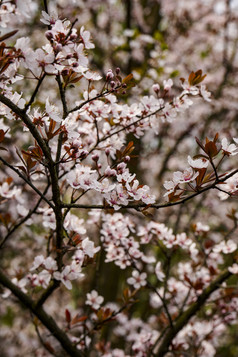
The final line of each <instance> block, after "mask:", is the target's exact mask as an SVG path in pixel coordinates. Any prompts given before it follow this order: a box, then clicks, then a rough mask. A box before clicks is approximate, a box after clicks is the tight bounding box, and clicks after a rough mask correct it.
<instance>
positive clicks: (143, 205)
mask: <svg viewBox="0 0 238 357" xmlns="http://www.w3.org/2000/svg"><path fill="white" fill-rule="evenodd" d="M237 172H238V169H237V170H235V171H233V172H231V173H230V174H228V175H226V176H225V177H223V178H222V179H220V180H219V182H217V181H215V182H214V183H213V184H211V185H209V186H206V187H204V188H202V189H201V190H200V191H197V192H195V193H193V194H192V195H190V196H187V197H185V198H183V199H182V200H180V201H176V202H168V203H164V204H158V203H154V204H150V205H148V204H146V203H138V204H135V203H134V204H129V205H127V206H123V205H122V206H120V207H121V209H127V208H133V209H136V210H140V209H141V208H146V207H148V208H149V207H151V208H156V209H160V208H166V207H171V206H177V205H180V204H182V203H185V202H186V201H189V200H191V199H192V198H194V197H196V196H198V195H200V194H202V193H204V192H206V191H208V190H211V189H218V188H217V185H218V184H219V183H221V182H225V181H226V180H227V179H228V178H230V177H232V176H233V175H235V174H236V173H237ZM61 207H62V208H82V209H109V208H111V207H110V206H105V205H83V204H81V205H80V204H73V203H62V205H61Z"/></svg>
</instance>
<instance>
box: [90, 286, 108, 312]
mask: <svg viewBox="0 0 238 357" xmlns="http://www.w3.org/2000/svg"><path fill="white" fill-rule="evenodd" d="M103 300H104V298H103V297H102V296H100V295H98V293H97V291H96V290H92V291H91V293H88V294H87V300H86V305H90V306H91V307H92V309H94V310H98V309H100V306H101V305H102V303H103Z"/></svg>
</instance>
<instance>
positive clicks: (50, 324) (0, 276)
mask: <svg viewBox="0 0 238 357" xmlns="http://www.w3.org/2000/svg"><path fill="white" fill-rule="evenodd" d="M0 283H1V284H2V285H3V286H4V287H5V288H7V289H9V290H11V292H12V293H13V294H14V295H15V296H16V297H17V298H18V299H19V301H20V302H21V303H22V304H23V305H24V306H25V307H26V308H28V309H29V310H30V311H31V312H32V313H33V314H34V315H35V316H36V317H37V318H38V319H39V320H40V321H41V322H42V324H43V325H44V326H45V327H46V328H47V329H48V330H49V331H50V332H51V333H52V335H53V336H54V337H55V338H56V339H57V340H58V341H59V342H60V344H61V346H62V347H63V349H64V350H65V351H66V352H67V353H68V354H69V355H70V356H72V357H82V356H83V354H82V353H81V352H80V351H79V350H78V349H77V348H76V347H75V346H74V345H73V343H72V342H71V341H70V339H69V338H68V336H67V335H66V334H65V333H64V332H63V331H62V330H61V329H60V327H59V326H58V325H57V324H56V322H55V320H54V319H53V318H52V317H51V316H50V315H48V314H47V313H46V312H45V310H44V309H43V308H42V307H39V306H38V307H36V306H35V303H34V301H33V300H32V299H31V298H30V297H29V296H28V295H26V294H25V293H23V292H22V291H21V289H19V288H18V287H17V286H16V285H15V284H13V283H12V282H11V280H9V279H8V278H7V277H6V275H5V274H4V272H3V271H2V270H0Z"/></svg>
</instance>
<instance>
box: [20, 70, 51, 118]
mask: <svg viewBox="0 0 238 357" xmlns="http://www.w3.org/2000/svg"><path fill="white" fill-rule="evenodd" d="M45 76H46V74H45V73H44V74H43V76H42V77H41V78H40V79H39V80H38V83H37V86H36V88H35V90H34V92H33V94H32V96H31V99H30V100H29V102H28V103H27V104H26V105H25V108H24V111H25V112H27V109H28V108H29V107H30V106H31V104H32V103H34V100H35V97H36V95H37V93H38V91H39V88H40V86H41V83H42V82H43V80H44V79H45Z"/></svg>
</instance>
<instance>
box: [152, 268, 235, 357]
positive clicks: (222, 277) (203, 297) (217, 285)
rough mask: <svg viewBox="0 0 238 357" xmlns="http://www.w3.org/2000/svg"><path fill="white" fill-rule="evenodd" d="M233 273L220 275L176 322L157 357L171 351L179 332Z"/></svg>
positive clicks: (166, 335)
mask: <svg viewBox="0 0 238 357" xmlns="http://www.w3.org/2000/svg"><path fill="white" fill-rule="evenodd" d="M231 275H232V273H230V272H229V271H228V270H225V271H224V272H223V273H221V275H219V276H218V277H217V278H216V279H215V280H214V281H213V282H212V283H211V284H210V285H209V286H208V287H207V288H206V289H204V290H203V292H202V294H201V295H199V296H198V298H197V301H196V302H194V303H193V304H192V305H191V306H190V307H189V308H188V309H187V310H186V311H184V313H183V314H182V315H181V316H180V317H179V318H178V319H177V320H175V322H174V325H173V328H171V327H170V328H169V329H168V330H167V332H166V333H165V335H164V337H163V339H162V342H161V344H160V346H159V348H158V350H157V352H156V353H155V355H156V356H157V357H163V356H165V355H166V353H167V352H168V350H169V347H170V345H171V342H172V341H173V339H174V338H175V336H176V335H177V333H178V332H179V331H181V330H182V329H183V328H184V326H186V324H187V323H188V322H189V320H190V319H191V317H193V316H195V315H196V313H197V312H198V311H199V310H200V309H201V308H202V306H204V304H205V302H206V301H207V299H208V298H209V297H210V295H211V294H212V293H213V292H214V291H216V290H217V289H219V288H220V285H221V284H222V283H223V282H224V281H226V280H227V279H228V278H229V277H230V276H231ZM157 344H158V343H157V342H156V343H155V346H154V350H156V347H157Z"/></svg>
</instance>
